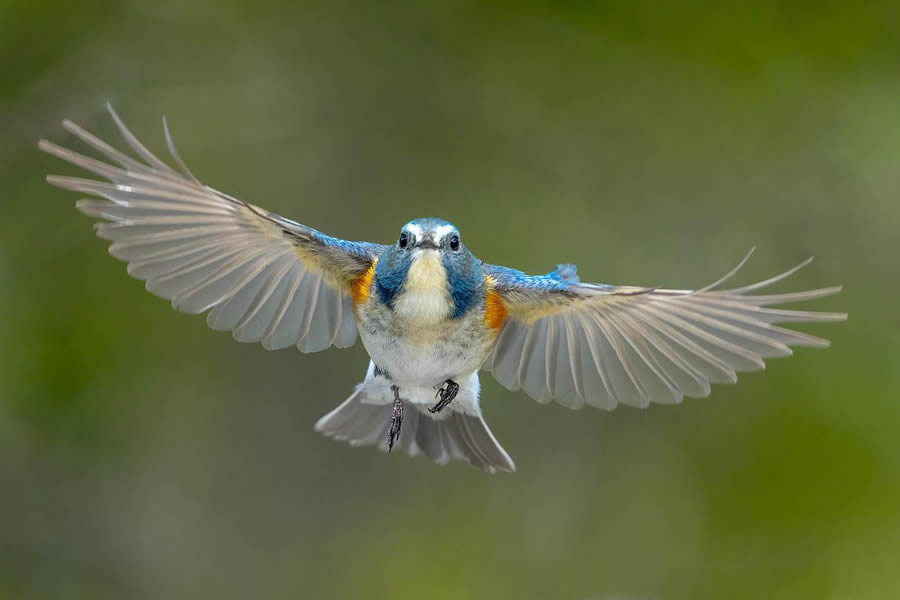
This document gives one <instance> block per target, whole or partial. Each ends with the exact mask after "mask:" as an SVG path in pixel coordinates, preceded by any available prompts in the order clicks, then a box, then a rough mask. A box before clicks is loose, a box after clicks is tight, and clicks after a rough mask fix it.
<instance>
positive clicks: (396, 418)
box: [387, 385, 403, 452]
mask: <svg viewBox="0 0 900 600" xmlns="http://www.w3.org/2000/svg"><path fill="white" fill-rule="evenodd" d="M391 389H392V390H393V391H394V406H393V408H392V409H391V426H390V427H389V428H388V439H387V445H388V452H390V451H391V450H393V449H394V442H395V441H397V438H399V437H400V426H401V425H403V401H402V400H400V388H399V387H397V386H396V385H392V386H391Z"/></svg>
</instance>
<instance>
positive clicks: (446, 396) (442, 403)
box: [428, 379, 459, 414]
mask: <svg viewBox="0 0 900 600" xmlns="http://www.w3.org/2000/svg"><path fill="white" fill-rule="evenodd" d="M458 393H459V384H458V383H456V382H455V381H453V380H452V379H448V380H447V381H445V382H444V385H443V386H441V389H439V390H438V391H437V394H435V396H440V398H441V399H440V400H439V401H438V403H437V404H435V405H434V406H432V407H431V408H429V409H428V412H430V413H432V414H434V413H439V412H441V411H442V410H444V408H446V407H447V405H448V404H450V403H451V402H453V399H454V398H456V394H458Z"/></svg>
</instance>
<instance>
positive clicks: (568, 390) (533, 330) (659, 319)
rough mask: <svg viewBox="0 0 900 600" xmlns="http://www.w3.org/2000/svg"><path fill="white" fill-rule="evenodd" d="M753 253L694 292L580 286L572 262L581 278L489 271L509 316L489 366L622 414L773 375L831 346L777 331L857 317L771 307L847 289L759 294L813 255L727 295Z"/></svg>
mask: <svg viewBox="0 0 900 600" xmlns="http://www.w3.org/2000/svg"><path fill="white" fill-rule="evenodd" d="M751 253H752V251H751ZM749 256H750V255H749V254H748V255H747V258H749ZM747 258H745V259H744V260H743V261H741V264H739V265H738V266H737V267H736V268H735V269H734V270H732V271H731V272H730V273H729V274H728V275H726V276H725V277H723V278H722V279H720V280H719V281H717V282H715V283H714V284H712V285H709V286H707V287H705V288H702V289H699V290H694V291H691V290H667V289H657V288H643V287H629V286H614V285H595V284H588V283H581V282H580V281H578V279H577V276H575V275H574V267H571V266H570V265H564V267H571V272H568V273H567V269H560V270H558V271H554V272H552V273H550V274H548V275H541V276H531V275H526V274H524V273H521V272H520V271H516V270H513V269H508V268H506V267H498V266H493V265H484V267H483V268H484V272H485V274H486V275H487V277H488V282H489V290H490V294H496V298H499V300H500V301H501V304H500V308H499V309H497V308H495V311H496V310H499V311H501V312H504V311H505V313H506V319H505V323H504V325H503V329H502V330H501V332H500V334H499V336H498V339H497V342H496V344H495V346H494V348H493V350H492V352H491V354H490V356H489V357H488V358H487V360H486V361H485V364H484V366H483V368H484V369H486V370H490V371H492V372H493V374H494V376H495V377H496V378H497V380H498V381H499V382H500V383H501V384H503V385H504V386H505V387H507V388H509V389H512V390H515V389H520V388H521V389H524V390H525V391H526V392H527V393H528V395H530V396H531V397H533V398H534V399H536V400H538V401H539V402H549V401H550V400H551V399H553V400H556V401H558V402H560V403H561V404H563V405H565V406H568V407H570V408H580V407H581V406H583V405H584V404H588V405H591V406H597V407H600V408H606V409H610V410H611V409H613V408H615V406H616V405H617V404H619V403H622V404H628V405H633V406H640V407H646V406H648V405H649V404H650V403H651V402H657V403H673V402H674V403H677V402H681V400H682V398H683V397H684V396H691V397H703V396H706V395H708V394H709V391H710V388H709V385H710V383H733V382H735V381H736V380H737V377H736V375H735V373H736V372H738V371H753V370H759V369H763V368H764V367H765V365H764V363H763V359H765V358H769V357H774V356H788V355H790V354H791V349H790V347H789V346H816V347H825V346H827V345H828V341H827V340H824V339H821V338H818V337H814V336H811V335H808V334H805V333H801V332H798V331H792V330H790V329H785V328H783V327H778V326H777V325H776V324H777V323H788V322H794V323H812V322H820V321H843V320H845V319H846V318H847V315H846V314H843V313H827V312H809V311H799V310H782V309H774V308H768V307H769V306H772V305H777V304H786V303H793V302H800V301H805V300H812V299H814V298H821V297H824V296H829V295H831V294H834V293H837V292H839V291H840V289H841V288H840V287H830V288H823V289H818V290H809V291H805V292H794V293H785V294H770V295H750V292H755V291H756V290H759V289H762V288H765V287H767V286H769V285H772V284H774V283H776V282H778V281H781V280H782V279H785V278H786V277H788V276H789V275H791V274H793V273H794V272H795V271H797V270H798V269H800V268H801V267H803V266H805V265H806V264H808V263H809V261H810V260H812V259H809V260H807V261H806V262H804V263H803V264H801V265H798V266H797V267H795V268H793V269H791V270H789V271H787V272H785V273H782V274H781V275H777V276H775V277H772V278H771V279H767V280H765V281H761V282H759V283H756V284H753V285H748V286H744V287H739V288H734V289H729V290H716V289H715V288H717V287H718V286H719V285H720V284H722V283H723V282H724V281H725V280H726V279H728V278H729V277H731V276H732V275H734V273H736V272H737V270H738V269H739V268H740V267H741V266H743V264H744V263H745V262H746V261H747ZM489 300H490V297H489ZM489 308H490V306H489Z"/></svg>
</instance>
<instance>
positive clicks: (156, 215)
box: [39, 104, 847, 473]
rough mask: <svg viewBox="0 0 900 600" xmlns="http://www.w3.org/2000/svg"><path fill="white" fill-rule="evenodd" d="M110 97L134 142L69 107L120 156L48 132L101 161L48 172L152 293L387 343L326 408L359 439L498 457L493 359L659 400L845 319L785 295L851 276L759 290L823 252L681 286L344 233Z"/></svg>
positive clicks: (553, 388) (580, 397)
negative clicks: (261, 198)
mask: <svg viewBox="0 0 900 600" xmlns="http://www.w3.org/2000/svg"><path fill="white" fill-rule="evenodd" d="M107 109H108V112H109V114H110V116H111V117H112V119H113V121H114V122H115V124H116V125H117V127H118V129H119V132H120V133H121V136H122V138H123V140H124V142H125V144H126V145H127V146H128V147H129V148H130V149H131V152H132V153H133V154H126V153H124V152H122V151H121V150H119V149H117V148H115V147H114V146H112V145H110V144H108V143H106V142H104V141H103V140H101V139H99V138H98V137H96V136H94V135H93V134H91V133H89V132H88V131H87V130H85V129H83V128H82V127H80V126H79V125H77V124H75V123H74V122H72V121H70V120H64V121H63V123H62V126H63V128H64V129H65V130H66V131H68V132H69V133H70V134H72V135H74V136H75V137H76V138H78V139H79V140H80V141H81V142H83V143H84V144H85V145H86V146H88V147H89V148H91V149H92V150H93V151H94V152H96V153H98V154H99V155H102V156H103V157H104V159H105V161H104V160H98V159H96V158H91V157H89V156H86V155H84V154H81V153H78V152H75V151H73V150H69V149H67V148H65V147H62V146H59V145H57V144H55V143H52V142H50V141H47V140H41V141H40V142H39V148H40V149H41V150H43V151H45V152H47V153H49V154H51V155H53V156H55V157H58V158H60V159H62V160H64V161H66V162H68V163H71V164H72V165H74V166H76V167H80V168H81V169H83V170H85V171H87V172H89V173H91V174H93V175H94V176H97V177H99V178H101V179H94V178H84V177H72V176H60V175H48V176H47V181H48V182H49V183H50V184H52V185H54V186H57V187H59V188H63V189H66V190H71V191H74V192H79V193H82V194H85V195H87V196H89V198H86V199H81V200H79V201H78V202H77V203H76V207H77V208H78V210H79V211H81V212H82V213H84V214H86V215H88V216H90V217H94V218H96V219H99V222H98V223H97V224H96V225H95V229H96V233H97V235H98V236H99V237H101V238H103V239H106V240H108V241H110V242H111V244H110V246H109V252H110V254H112V255H113V256H114V257H116V258H118V259H120V260H122V261H125V262H127V263H128V267H127V271H128V273H129V274H130V275H131V276H132V277H135V278H137V279H141V280H144V281H145V282H146V288H147V290H148V291H150V292H151V293H153V294H155V295H157V296H160V297H163V298H166V299H169V300H171V302H172V306H173V308H175V309H176V310H180V311H183V312H186V313H193V314H199V313H207V317H206V320H207V323H208V325H209V326H210V327H211V328H212V329H213V330H221V331H230V332H231V333H232V335H233V337H234V338H235V339H236V340H238V341H240V342H261V343H262V346H263V347H264V348H266V349H267V350H276V349H281V348H287V347H290V346H294V347H296V348H298V349H299V350H300V351H301V352H318V351H320V350H325V349H326V348H329V347H331V346H334V347H337V348H347V347H350V346H353V345H354V343H355V342H356V339H357V337H359V338H360V339H361V340H362V344H363V346H364V347H365V349H366V351H367V352H368V355H369V358H370V360H369V364H368V368H367V370H366V373H365V376H364V378H363V380H362V382H360V383H358V384H357V385H356V386H355V388H354V389H353V392H352V393H351V394H350V396H349V397H348V398H347V399H346V400H345V401H344V402H342V403H341V404H339V405H338V406H337V408H335V409H334V410H332V411H331V412H329V413H327V414H326V415H325V416H323V417H322V418H321V419H319V421H318V422H317V423H316V424H315V429H316V430H317V431H319V432H321V433H323V434H325V435H327V436H329V437H332V438H334V439H336V440H342V441H347V442H349V443H350V444H351V445H353V446H366V445H374V444H378V445H379V447H381V448H382V449H383V450H387V451H388V452H390V451H392V450H393V449H394V448H395V447H396V448H399V449H401V450H403V451H405V452H406V453H408V454H410V455H413V456H415V455H425V456H427V457H429V458H431V459H432V460H433V461H435V462H436V463H438V464H446V463H448V462H450V461H451V460H461V461H465V462H467V463H469V464H471V465H473V466H474V467H477V468H479V469H481V470H483V471H486V472H489V473H495V472H512V471H515V468H516V466H515V463H514V462H513V460H512V458H511V457H510V455H509V453H508V452H507V451H506V450H505V449H504V448H503V446H501V445H500V443H499V442H498V441H497V439H496V437H495V436H494V434H493V433H492V431H491V430H490V428H489V427H488V425H487V423H486V422H485V419H484V415H483V412H482V409H481V405H480V398H479V396H480V389H481V388H480V383H479V373H480V372H482V371H485V372H490V373H491V374H493V376H494V377H495V378H496V379H497V381H499V383H500V384H501V385H503V386H504V387H506V388H508V389H509V390H520V389H521V390H523V391H524V392H525V393H526V394H527V395H529V396H531V397H532V398H534V399H535V400H537V401H538V402H540V403H544V404H546V403H549V402H550V401H556V402H557V403H559V404H561V405H563V406H566V407H568V408H572V409H579V408H582V407H583V406H585V405H588V406H593V407H597V408H601V409H607V410H612V409H613V408H615V407H616V406H617V405H620V404H623V405H627V406H635V407H641V408H646V407H648V406H649V405H650V404H651V403H659V404H673V403H676V404H677V403H680V402H682V400H683V398H684V397H692V398H697V397H705V396H708V395H709V394H710V384H712V383H734V382H736V381H737V376H736V374H737V373H738V372H743V371H756V370H761V369H763V368H764V367H765V363H764V359H767V358H772V357H780V356H788V355H791V354H792V349H791V347H792V346H811V347H827V346H828V345H829V342H828V341H827V340H825V339H822V338H819V337H816V336H813V335H810V334H807V333H803V332H799V331H795V330H792V329H788V328H785V327H781V326H779V324H780V323H813V322H828V321H843V320H845V319H846V318H847V315H846V314H845V313H837V312H813V311H805V310H788V309H784V308H773V306H777V305H783V304H788V303H791V304H793V303H796V302H803V301H808V300H813V299H818V298H822V297H826V296H830V295H832V294H835V293H837V292H839V291H840V290H841V287H840V286H835V287H824V288H820V289H813V290H807V291H800V292H788V293H777V294H771V293H763V294H760V293H757V292H759V291H760V290H763V289H764V288H767V287H769V286H771V285H773V284H775V283H778V282H780V281H782V280H784V279H786V278H788V277H789V276H791V275H792V274H794V273H795V272H796V271H797V270H799V269H800V268H802V267H803V266H805V265H807V264H809V262H810V261H811V260H812V259H811V258H810V259H807V260H806V261H804V262H803V263H801V264H799V265H797V266H796V267H794V268H792V269H789V270H788V271H786V272H784V273H781V274H779V275H776V276H774V277H771V278H769V279H766V280H764V281H760V282H757V283H754V284H750V285H745V286H741V287H734V288H729V289H721V286H722V285H723V284H724V283H725V282H726V281H727V280H729V279H731V277H733V276H734V275H735V274H736V273H737V272H738V271H739V270H740V269H741V268H742V267H743V266H744V264H745V263H746V262H747V260H748V259H749V258H750V255H751V254H752V252H753V251H752V250H751V251H750V253H748V254H747V256H746V257H744V259H743V260H742V261H740V263H739V264H738V265H737V266H736V267H734V268H733V269H732V270H731V271H729V272H728V273H727V274H726V275H725V276H724V277H722V278H720V279H719V280H717V281H715V282H714V283H712V284H710V285H708V286H705V287H702V288H699V289H693V290H691V289H666V288H659V287H642V286H633V285H612V284H594V283H586V282H582V281H581V280H580V279H579V276H578V272H577V269H576V267H575V266H574V265H570V264H559V265H557V266H556V267H555V268H554V269H553V270H552V271H550V272H549V273H546V274H543V275H529V274H526V273H524V272H522V271H520V270H517V269H513V268H509V267H504V266H499V265H494V264H490V263H486V262H483V261H482V260H480V259H478V258H477V257H476V256H475V255H474V254H473V253H472V252H471V251H470V250H469V249H468V247H467V246H466V244H465V243H464V242H463V238H462V236H461V233H460V230H459V229H458V228H457V227H456V226H454V225H453V224H451V223H449V222H448V221H445V220H443V219H438V218H418V219H414V220H411V221H409V222H408V223H406V224H405V225H403V227H402V228H401V230H400V233H399V235H397V236H396V237H395V238H394V241H393V242H392V243H389V244H378V243H372V242H352V241H346V240H343V239H339V238H336V237H331V236H329V235H327V234H325V233H322V232H320V231H317V230H316V229H313V228H312V227H308V226H306V225H302V224H300V223H297V222H294V221H292V220H289V219H287V218H284V217H282V216H279V215H277V214H275V213H273V212H270V211H268V210H266V209H264V208H261V207H259V206H256V205H254V204H250V203H248V202H245V201H243V200H239V199H237V198H235V197H233V196H230V195H228V194H225V193H223V192H220V191H218V190H216V189H214V188H212V187H209V186H207V185H204V184H202V183H201V182H200V180H198V179H197V178H196V177H195V176H194V174H193V173H192V172H191V171H190V170H189V169H188V168H187V166H186V165H185V163H184V161H183V160H182V159H181V157H180V155H179V154H178V152H177V150H176V148H175V144H174V142H173V140H172V136H171V134H170V132H169V127H168V124H167V122H166V119H165V117H163V131H164V135H165V140H166V145H167V148H168V151H169V154H170V155H171V160H172V162H173V163H174V165H175V168H173V167H172V166H170V164H169V163H167V162H164V161H162V160H160V159H159V158H157V156H156V155H154V154H153V153H151V152H150V150H148V149H147V148H146V147H145V146H144V145H143V144H142V143H141V142H140V141H139V140H138V139H137V138H136V137H135V136H134V135H133V134H132V133H131V131H130V130H129V129H128V128H127V127H126V126H125V124H124V123H123V122H122V120H121V119H120V118H119V116H118V114H117V113H116V112H115V110H113V107H112V106H111V105H109V104H107Z"/></svg>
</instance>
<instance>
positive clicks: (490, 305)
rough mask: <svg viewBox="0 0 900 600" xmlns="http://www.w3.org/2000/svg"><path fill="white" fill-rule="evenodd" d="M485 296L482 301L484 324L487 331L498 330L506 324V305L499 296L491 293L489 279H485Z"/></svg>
mask: <svg viewBox="0 0 900 600" xmlns="http://www.w3.org/2000/svg"><path fill="white" fill-rule="evenodd" d="M487 290H488V291H487V296H486V297H485V299H484V324H485V325H487V326H488V328H489V329H500V328H501V327H502V326H503V323H505V322H506V315H507V314H508V311H507V310H506V305H505V304H504V303H503V300H502V299H501V298H500V296H499V295H498V294H496V293H494V292H493V291H491V278H490V277H488V278H487Z"/></svg>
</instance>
